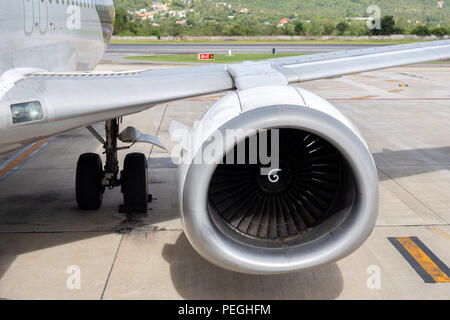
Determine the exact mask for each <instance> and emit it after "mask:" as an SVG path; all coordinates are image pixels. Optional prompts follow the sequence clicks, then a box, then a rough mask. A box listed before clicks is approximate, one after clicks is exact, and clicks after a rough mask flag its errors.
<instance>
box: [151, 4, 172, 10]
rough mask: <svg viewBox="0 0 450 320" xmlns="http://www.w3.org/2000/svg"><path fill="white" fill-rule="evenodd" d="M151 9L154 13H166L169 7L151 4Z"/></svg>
mask: <svg viewBox="0 0 450 320" xmlns="http://www.w3.org/2000/svg"><path fill="white" fill-rule="evenodd" d="M152 9H153V10H154V11H156V12H159V11H162V12H167V11H168V10H169V7H168V6H167V4H163V3H161V2H153V3H152Z"/></svg>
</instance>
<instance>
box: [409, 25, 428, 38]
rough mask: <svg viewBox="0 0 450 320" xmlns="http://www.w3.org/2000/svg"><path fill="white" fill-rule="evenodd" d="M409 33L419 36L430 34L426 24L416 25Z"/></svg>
mask: <svg viewBox="0 0 450 320" xmlns="http://www.w3.org/2000/svg"><path fill="white" fill-rule="evenodd" d="M411 33H412V34H416V35H418V36H421V37H424V36H429V35H430V34H431V33H430V29H428V27H427V26H417V27H415V28H414V29H413V30H412V31H411Z"/></svg>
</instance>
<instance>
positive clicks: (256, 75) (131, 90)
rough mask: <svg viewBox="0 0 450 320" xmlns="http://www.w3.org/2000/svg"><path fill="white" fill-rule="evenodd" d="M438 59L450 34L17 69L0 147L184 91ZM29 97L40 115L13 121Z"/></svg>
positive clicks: (7, 79)
mask: <svg viewBox="0 0 450 320" xmlns="http://www.w3.org/2000/svg"><path fill="white" fill-rule="evenodd" d="M443 59H450V40H443V41H433V42H422V43H414V44H406V45H395V46H383V47H376V48H369V49H362V50H351V51H343V52H337V53H326V54H313V55H303V56H294V57H287V58H278V59H269V60H265V61H262V62H245V63H239V64H230V65H219V64H216V65H207V66H196V67H183V68H176V69H160V70H149V71H133V72H93V73H47V72H36V71H30V70H20V69H17V70H12V71H11V72H7V73H5V74H3V76H2V78H1V79H0V136H1V138H0V147H1V145H2V144H5V143H8V144H10V143H21V142H24V141H26V142H30V141H33V140H36V139H39V138H42V137H47V136H51V135H55V134H57V133H61V132H65V131H68V130H72V129H75V128H79V127H82V126H86V125H89V124H92V123H95V122H98V121H102V120H107V119H112V118H116V117H120V116H124V115H128V114H132V113H136V112H140V111H142V110H145V109H147V108H149V107H151V106H153V105H155V104H159V103H163V102H169V101H173V100H179V99H184V98H188V97H194V96H200V95H206V94H211V93H216V92H222V91H226V90H233V89H239V90H242V89H246V88H251V87H256V86H263V85H278V84H279V85H283V84H288V83H296V82H302V81H308V80H316V79H321V78H329V77H336V76H340V75H345V74H351V73H355V72H363V71H370V70H375V69H383V68H389V67H394V66H401V65H407V64H414V63H420V62H426V61H433V60H443ZM30 101H31V102H33V101H37V102H39V103H40V104H41V106H42V116H41V117H40V118H39V119H38V120H37V121H31V122H29V123H27V122H26V121H25V123H22V122H20V123H14V119H12V116H11V110H12V109H11V106H12V105H15V106H17V105H18V106H19V107H20V105H21V104H23V103H27V102H30ZM19 109H20V108H19ZM19 111H20V110H19ZM41 124H45V125H41Z"/></svg>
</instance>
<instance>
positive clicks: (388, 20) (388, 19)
mask: <svg viewBox="0 0 450 320" xmlns="http://www.w3.org/2000/svg"><path fill="white" fill-rule="evenodd" d="M394 30H395V20H394V17H393V16H384V17H383V18H381V34H382V35H391V34H393V33H394Z"/></svg>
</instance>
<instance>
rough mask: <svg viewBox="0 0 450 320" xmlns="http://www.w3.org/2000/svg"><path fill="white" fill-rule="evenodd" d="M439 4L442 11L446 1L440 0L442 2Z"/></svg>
mask: <svg viewBox="0 0 450 320" xmlns="http://www.w3.org/2000/svg"><path fill="white" fill-rule="evenodd" d="M437 4H438V7H439V9H442V7H444V4H445V1H444V0H440V1H438V3H437Z"/></svg>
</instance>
